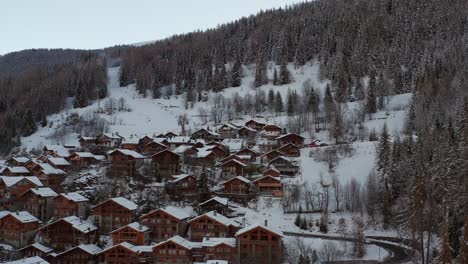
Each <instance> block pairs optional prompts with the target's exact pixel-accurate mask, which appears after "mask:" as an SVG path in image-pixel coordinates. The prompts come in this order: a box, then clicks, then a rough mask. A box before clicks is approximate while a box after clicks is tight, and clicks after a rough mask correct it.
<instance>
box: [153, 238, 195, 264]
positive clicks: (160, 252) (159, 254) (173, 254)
mask: <svg viewBox="0 0 468 264" xmlns="http://www.w3.org/2000/svg"><path fill="white" fill-rule="evenodd" d="M198 244H199V243H193V242H191V241H189V240H187V239H185V238H183V237H181V236H174V237H171V238H169V239H167V240H165V241H162V242H160V243H158V244H156V245H154V246H153V260H154V263H164V264H171V263H183V264H190V263H193V257H192V252H193V250H196V247H199V245H198Z"/></svg>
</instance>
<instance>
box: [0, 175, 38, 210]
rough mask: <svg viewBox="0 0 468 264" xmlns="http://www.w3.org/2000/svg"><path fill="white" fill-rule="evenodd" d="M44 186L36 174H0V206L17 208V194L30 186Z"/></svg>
mask: <svg viewBox="0 0 468 264" xmlns="http://www.w3.org/2000/svg"><path fill="white" fill-rule="evenodd" d="M42 186H44V185H43V184H42V182H41V181H40V180H39V179H38V178H37V177H36V176H0V208H4V209H7V210H18V209H19V208H20V207H21V205H20V203H19V201H18V198H19V196H20V195H21V194H22V193H24V192H26V191H27V190H29V189H31V188H37V187H42Z"/></svg>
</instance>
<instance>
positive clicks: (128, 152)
mask: <svg viewBox="0 0 468 264" xmlns="http://www.w3.org/2000/svg"><path fill="white" fill-rule="evenodd" d="M116 151H118V152H120V153H122V154H124V155H127V156H132V157H133V158H135V159H145V158H146V157H145V156H143V155H141V154H140V153H138V152H136V151H133V150H129V149H116V150H112V151H110V152H109V153H108V154H110V155H112V153H114V152H116Z"/></svg>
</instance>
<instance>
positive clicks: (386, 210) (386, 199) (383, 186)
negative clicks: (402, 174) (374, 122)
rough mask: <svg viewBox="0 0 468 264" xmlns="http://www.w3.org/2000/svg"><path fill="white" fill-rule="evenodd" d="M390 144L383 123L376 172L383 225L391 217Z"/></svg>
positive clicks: (385, 225)
mask: <svg viewBox="0 0 468 264" xmlns="http://www.w3.org/2000/svg"><path fill="white" fill-rule="evenodd" d="M390 144H391V143H390V135H389V134H388V131H387V124H384V127H383V130H382V134H381V135H380V140H379V146H378V149H377V172H378V175H379V193H380V199H381V209H382V216H383V223H384V227H388V226H389V225H390V220H391V217H392V215H391V205H392V201H393V195H392V193H391V189H390V188H391V186H390V184H389V178H388V174H389V168H390V161H391V160H390V157H391V145H390Z"/></svg>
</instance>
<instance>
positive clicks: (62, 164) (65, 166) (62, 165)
mask: <svg viewBox="0 0 468 264" xmlns="http://www.w3.org/2000/svg"><path fill="white" fill-rule="evenodd" d="M46 162H47V163H49V164H50V165H51V166H52V167H54V168H56V169H61V170H63V171H65V172H67V171H70V170H71V168H72V166H71V164H70V162H68V161H67V160H66V159H64V158H54V157H48V158H47V160H46Z"/></svg>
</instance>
